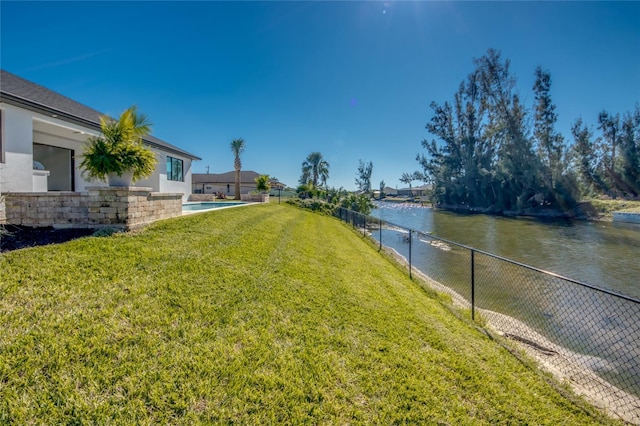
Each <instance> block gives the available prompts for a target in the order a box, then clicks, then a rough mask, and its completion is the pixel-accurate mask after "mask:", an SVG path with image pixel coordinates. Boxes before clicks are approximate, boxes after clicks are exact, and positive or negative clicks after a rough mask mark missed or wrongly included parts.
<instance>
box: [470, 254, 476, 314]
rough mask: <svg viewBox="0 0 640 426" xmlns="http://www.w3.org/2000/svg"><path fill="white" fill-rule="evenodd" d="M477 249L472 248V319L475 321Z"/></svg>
mask: <svg viewBox="0 0 640 426" xmlns="http://www.w3.org/2000/svg"><path fill="white" fill-rule="evenodd" d="M475 263H476V262H475V250H473V249H471V319H472V320H473V321H475V319H476V315H475V311H476V274H475Z"/></svg>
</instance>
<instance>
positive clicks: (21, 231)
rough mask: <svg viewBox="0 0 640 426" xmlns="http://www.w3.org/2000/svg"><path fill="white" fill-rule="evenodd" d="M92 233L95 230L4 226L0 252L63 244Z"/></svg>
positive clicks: (0, 240) (0, 236)
mask: <svg viewBox="0 0 640 426" xmlns="http://www.w3.org/2000/svg"><path fill="white" fill-rule="evenodd" d="M0 231H1V228H0ZM94 232H95V229H54V228H53V227H50V226H48V227H42V228H32V227H29V226H18V225H5V226H4V232H3V233H2V234H1V235H0V252H6V251H11V250H17V249H21V248H25V247H35V246H44V245H48V244H59V243H64V242H66V241H70V240H73V239H76V238H82V237H86V236H89V235H91V234H93V233H94Z"/></svg>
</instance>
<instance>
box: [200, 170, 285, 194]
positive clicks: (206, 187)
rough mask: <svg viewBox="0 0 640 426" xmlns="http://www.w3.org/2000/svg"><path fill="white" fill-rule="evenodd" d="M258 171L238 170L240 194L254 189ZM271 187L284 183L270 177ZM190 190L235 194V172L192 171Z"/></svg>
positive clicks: (201, 192)
mask: <svg viewBox="0 0 640 426" xmlns="http://www.w3.org/2000/svg"><path fill="white" fill-rule="evenodd" d="M260 175H261V174H260V173H256V172H254V171H240V194H247V193H249V192H252V191H255V190H256V178H257V177H258V176H260ZM270 183H271V189H278V188H280V189H284V188H285V185H284V184H283V183H281V182H279V181H278V180H277V179H270ZM192 187H193V188H192V192H193V193H194V194H218V193H222V194H224V195H225V196H228V197H235V194H236V172H235V171H230V172H226V173H194V174H193V176H192Z"/></svg>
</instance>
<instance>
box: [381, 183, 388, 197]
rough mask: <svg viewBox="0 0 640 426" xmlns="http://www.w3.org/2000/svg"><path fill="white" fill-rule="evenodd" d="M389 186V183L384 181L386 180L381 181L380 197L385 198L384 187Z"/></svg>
mask: <svg viewBox="0 0 640 426" xmlns="http://www.w3.org/2000/svg"><path fill="white" fill-rule="evenodd" d="M386 187H387V184H386V183H384V180H381V181H380V199H382V198H384V196H385V193H384V189H385V188H386Z"/></svg>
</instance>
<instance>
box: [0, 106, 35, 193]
mask: <svg viewBox="0 0 640 426" xmlns="http://www.w3.org/2000/svg"><path fill="white" fill-rule="evenodd" d="M0 106H1V107H2V110H3V120H2V127H3V129H2V130H3V132H4V135H3V136H4V139H3V142H4V148H5V162H4V163H3V164H0V192H1V193H5V192H10V191H11V192H17V191H26V192H28V191H33V178H32V170H33V121H32V118H31V113H29V112H28V111H24V110H21V109H18V108H14V107H12V106H11V105H7V104H0Z"/></svg>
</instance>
